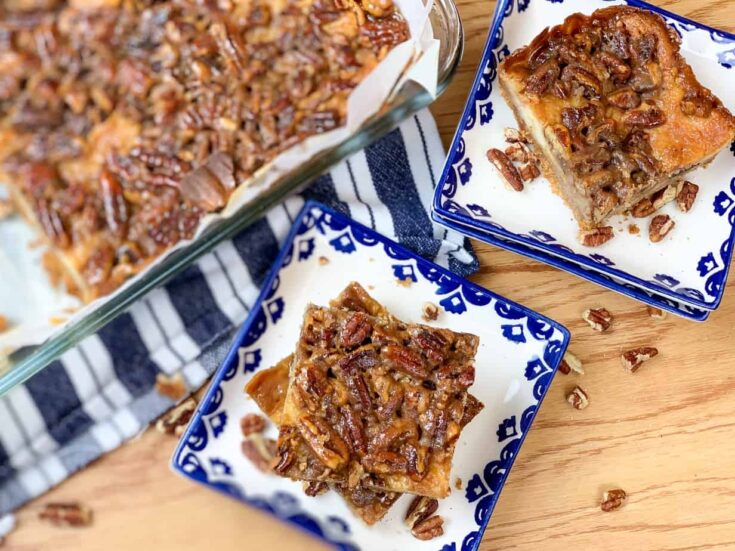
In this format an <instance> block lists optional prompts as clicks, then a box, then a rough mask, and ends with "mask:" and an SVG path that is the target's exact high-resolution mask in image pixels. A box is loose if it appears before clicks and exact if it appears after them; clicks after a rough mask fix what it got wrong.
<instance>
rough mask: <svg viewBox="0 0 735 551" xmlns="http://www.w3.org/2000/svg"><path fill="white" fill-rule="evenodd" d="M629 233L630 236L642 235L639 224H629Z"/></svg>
mask: <svg viewBox="0 0 735 551" xmlns="http://www.w3.org/2000/svg"><path fill="white" fill-rule="evenodd" d="M628 233H629V234H630V235H638V234H639V233H641V229H640V228H639V227H638V224H628Z"/></svg>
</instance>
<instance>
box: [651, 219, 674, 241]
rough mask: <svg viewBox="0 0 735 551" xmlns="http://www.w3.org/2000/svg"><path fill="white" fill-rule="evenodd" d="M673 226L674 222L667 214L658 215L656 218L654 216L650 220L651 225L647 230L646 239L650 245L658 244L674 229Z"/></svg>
mask: <svg viewBox="0 0 735 551" xmlns="http://www.w3.org/2000/svg"><path fill="white" fill-rule="evenodd" d="M675 225H676V222H674V221H673V220H672V219H671V216H669V215H668V214H659V215H658V216H654V217H653V220H651V225H650V226H649V228H648V238H649V239H650V240H651V242H652V243H658V242H659V241H661V240H662V239H663V238H664V237H666V236H667V235H668V233H669V232H670V231H671V230H673V229H674V226H675Z"/></svg>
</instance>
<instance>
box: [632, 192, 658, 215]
mask: <svg viewBox="0 0 735 551" xmlns="http://www.w3.org/2000/svg"><path fill="white" fill-rule="evenodd" d="M655 211H656V209H655V207H654V206H653V201H651V198H650V197H644V198H643V199H641V200H640V201H638V202H637V203H636V204H635V205H633V208H632V209H630V213H631V214H632V215H633V216H634V217H635V218H646V217H648V216H650V215H652V214H653V213H654V212H655Z"/></svg>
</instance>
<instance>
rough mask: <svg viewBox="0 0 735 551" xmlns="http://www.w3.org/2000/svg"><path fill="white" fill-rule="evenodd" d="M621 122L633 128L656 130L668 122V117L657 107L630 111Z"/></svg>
mask: <svg viewBox="0 0 735 551" xmlns="http://www.w3.org/2000/svg"><path fill="white" fill-rule="evenodd" d="M621 121H622V122H623V124H629V125H631V126H640V127H642V128H655V127H657V126H661V125H662V124H664V123H665V122H666V115H665V114H664V112H663V111H661V110H660V109H658V108H657V107H651V108H649V109H643V110H636V111H628V112H627V113H625V115H623V117H622V119H621Z"/></svg>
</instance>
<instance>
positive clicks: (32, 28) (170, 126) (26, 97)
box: [0, 0, 409, 300]
mask: <svg viewBox="0 0 735 551" xmlns="http://www.w3.org/2000/svg"><path fill="white" fill-rule="evenodd" d="M408 37H409V30H408V25H407V23H406V21H405V19H404V18H403V17H402V16H401V14H400V13H399V12H398V10H397V9H396V8H395V7H394V5H393V3H392V1H391V0H369V1H368V0H279V1H273V0H248V1H245V0H223V1H215V0H206V1H201V0H69V1H68V2H67V1H66V0H43V1H40V2H39V1H38V0H15V1H13V2H0V179H1V180H2V181H5V182H9V183H10V184H11V186H10V188H11V192H12V193H13V196H14V200H15V202H16V203H17V205H18V209H19V210H20V211H21V213H22V214H23V215H25V217H27V218H28V219H29V220H31V221H32V222H35V223H36V224H37V225H38V226H39V227H40V228H41V229H42V231H43V234H45V236H46V237H47V238H48V243H49V244H50V245H51V248H52V252H53V256H50V257H49V267H50V268H53V267H56V268H57V269H60V270H61V271H62V272H63V274H64V275H65V276H66V279H67V283H68V287H71V289H70V290H72V291H75V292H77V293H78V294H79V295H80V296H81V297H82V298H83V299H84V300H91V299H93V298H95V297H97V296H100V295H104V294H106V293H108V292H110V291H111V290H112V289H114V288H115V287H117V286H119V285H120V284H121V283H122V282H123V281H125V279H127V278H129V277H130V276H132V275H134V274H135V273H137V272H139V271H140V270H141V269H142V268H144V267H145V266H146V265H147V264H148V263H150V262H151V260H153V259H154V258H156V257H157V256H159V255H160V254H161V253H162V252H163V251H165V250H166V249H168V248H170V247H171V246H173V245H174V244H175V243H177V242H178V241H180V240H182V239H186V238H190V237H192V236H193V235H194V233H195V231H196V229H197V227H198V225H199V222H200V220H201V219H202V217H203V216H204V215H206V214H207V213H212V212H217V211H219V210H220V209H222V208H223V207H224V206H225V205H226V204H227V201H228V199H229V197H230V195H231V194H232V193H233V190H234V189H235V188H236V187H237V186H239V185H241V184H243V183H244V182H246V181H248V179H250V178H251V177H252V176H253V175H255V174H256V173H258V171H259V170H264V169H265V168H266V167H267V165H268V163H269V161H271V160H272V159H273V158H274V157H275V156H276V155H278V154H279V153H280V152H282V151H284V150H286V149H288V148H290V147H292V146H294V145H295V144H297V143H299V142H302V141H303V140H305V139H306V138H307V137H309V136H313V135H316V134H320V133H324V132H327V131H329V130H332V129H334V128H337V127H339V126H341V125H343V124H344V123H345V119H346V111H347V99H348V96H349V94H350V93H351V91H352V90H353V89H354V88H355V87H356V86H357V85H358V84H359V83H360V82H361V81H362V80H363V79H364V78H365V77H366V75H367V74H368V73H370V71H371V70H372V69H373V68H374V67H375V66H376V64H377V63H378V62H379V61H380V60H381V59H383V58H384V57H385V56H386V55H387V53H388V52H389V51H390V50H391V49H392V48H393V47H394V46H396V45H397V44H399V43H401V42H403V41H405V40H406V39H408Z"/></svg>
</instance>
